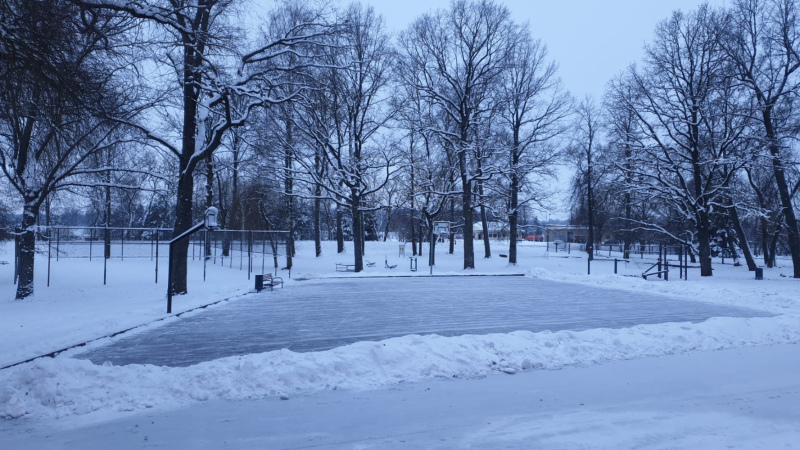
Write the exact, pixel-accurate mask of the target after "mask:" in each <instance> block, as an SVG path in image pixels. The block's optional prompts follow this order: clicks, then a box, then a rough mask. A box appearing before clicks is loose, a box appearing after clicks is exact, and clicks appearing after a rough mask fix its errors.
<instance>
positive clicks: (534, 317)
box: [78, 276, 769, 367]
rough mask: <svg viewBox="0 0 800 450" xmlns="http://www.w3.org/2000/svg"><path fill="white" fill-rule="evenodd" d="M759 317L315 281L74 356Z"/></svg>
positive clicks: (491, 286) (460, 286)
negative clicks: (713, 318) (414, 335)
mask: <svg viewBox="0 0 800 450" xmlns="http://www.w3.org/2000/svg"><path fill="white" fill-rule="evenodd" d="M766 316H769V314H766V313H764V312H761V311H756V310H752V309H746V308H737V307H728V306H721V305H715V304H711V303H704V302H698V301H688V300H680V299H676V298H674V297H668V296H662V295H653V294H647V293H642V292H631V291H623V290H615V289H607V288H602V287H594V286H587V285H578V284H570V283H563V282H554V281H548V280H542V279H535V278H530V277H499V276H490V277H445V278H441V277H436V278H421V277H417V278H413V279H410V278H389V279H387V278H382V279H374V278H373V279H347V280H314V281H305V282H299V283H293V284H292V285H291V286H290V287H288V288H285V289H280V288H278V289H276V290H275V291H274V292H262V293H260V294H253V295H250V296H247V297H245V298H242V299H240V300H237V301H234V302H228V303H225V304H223V305H220V306H218V307H214V308H209V309H208V310H205V311H203V312H201V313H198V314H194V315H191V316H188V317H181V318H179V319H178V320H175V321H171V322H169V323H167V324H165V325H163V326H161V327H158V328H153V329H151V330H148V331H145V332H142V333H139V334H137V335H134V336H130V337H126V338H120V339H117V340H116V341H114V342H112V343H111V344H109V345H107V346H105V347H100V348H97V349H94V350H92V351H89V352H86V353H84V354H82V355H79V356H78V357H79V358H86V359H89V360H91V361H92V362H94V363H96V364H102V363H104V362H106V361H109V362H111V363H112V364H114V365H126V364H154V365H161V366H172V367H181V366H189V365H193V364H196V363H199V362H203V361H211V360H214V359H218V358H222V357H226V356H233V355H244V354H250V353H261V352H266V351H271V350H279V349H283V348H286V349H289V350H292V351H295V352H308V351H318V350H327V349H332V348H335V347H339V346H341V345H345V344H350V343H354V342H358V341H364V340H372V341H377V340H382V339H386V338H390V337H396V336H404V335H409V334H438V335H442V336H458V335H464V334H489V333H507V332H511V331H516V330H526V331H532V332H538V331H544V330H550V331H558V330H587V329H593V328H625V327H631V326H634V325H639V324H656V323H666V322H695V323H697V322H702V321H704V320H706V319H708V318H711V317H766Z"/></svg>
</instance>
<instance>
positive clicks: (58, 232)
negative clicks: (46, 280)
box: [50, 228, 61, 262]
mask: <svg viewBox="0 0 800 450" xmlns="http://www.w3.org/2000/svg"><path fill="white" fill-rule="evenodd" d="M50 234H52V233H50ZM60 251H61V228H56V262H58V254H59V252H60Z"/></svg>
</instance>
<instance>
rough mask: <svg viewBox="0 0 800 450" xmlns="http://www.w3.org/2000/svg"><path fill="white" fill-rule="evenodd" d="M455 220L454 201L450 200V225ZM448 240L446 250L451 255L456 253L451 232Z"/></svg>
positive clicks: (453, 199)
mask: <svg viewBox="0 0 800 450" xmlns="http://www.w3.org/2000/svg"><path fill="white" fill-rule="evenodd" d="M455 218H456V199H455V198H450V223H453V222H454V221H455ZM448 238H449V239H450V242H449V244H450V246H449V247H448V249H447V250H448V253H449V254H451V255H452V254H453V253H454V252H455V251H456V234H455V233H452V232H451V233H450V236H448ZM420 253H421V252H420Z"/></svg>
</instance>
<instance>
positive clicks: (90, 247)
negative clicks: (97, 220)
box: [89, 228, 94, 261]
mask: <svg viewBox="0 0 800 450" xmlns="http://www.w3.org/2000/svg"><path fill="white" fill-rule="evenodd" d="M92 241H94V228H89V261H91V260H92Z"/></svg>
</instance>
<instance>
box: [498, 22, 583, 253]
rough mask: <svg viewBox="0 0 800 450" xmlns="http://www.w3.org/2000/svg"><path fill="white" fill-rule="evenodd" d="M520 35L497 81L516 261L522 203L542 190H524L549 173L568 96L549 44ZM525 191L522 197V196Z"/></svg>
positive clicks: (567, 108) (536, 198) (541, 194)
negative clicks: (506, 136) (507, 138)
mask: <svg viewBox="0 0 800 450" xmlns="http://www.w3.org/2000/svg"><path fill="white" fill-rule="evenodd" d="M522 32H523V35H522V36H521V38H520V41H519V42H518V43H516V45H515V46H514V48H513V50H512V51H511V52H510V53H509V55H508V57H509V60H508V64H507V69H506V70H505V71H504V73H503V77H502V82H501V84H500V90H501V94H500V95H501V101H500V113H499V115H500V117H501V118H502V119H501V120H502V121H503V123H504V126H505V127H506V129H507V130H508V132H509V135H510V142H508V157H507V159H506V162H505V165H504V167H503V170H502V173H503V175H504V177H505V178H507V179H508V184H507V189H506V192H504V194H505V195H504V197H506V198H507V199H508V208H507V211H508V219H509V235H510V236H511V239H509V254H508V262H509V263H510V264H516V263H517V239H516V236H517V233H518V223H519V210H520V207H522V206H523V205H525V204H527V203H529V202H540V201H541V200H543V199H544V198H545V197H546V195H547V194H546V193H544V192H541V187H540V189H539V192H531V190H529V189H527V188H528V187H529V186H530V185H531V184H533V183H534V180H533V179H532V178H533V177H545V178H548V177H552V176H553V173H552V167H553V163H554V161H555V159H556V158H557V156H558V150H559V147H558V143H557V142H556V141H557V138H558V137H559V136H561V135H562V134H563V133H564V131H565V129H566V128H567V121H566V120H565V119H566V118H567V116H568V114H569V113H570V106H571V98H570V96H569V95H568V94H567V92H565V91H564V89H563V88H562V86H561V80H560V79H559V78H558V74H557V66H556V64H555V63H554V62H552V61H549V60H548V57H547V47H546V46H545V45H544V44H542V42H541V41H539V40H533V39H531V37H530V36H529V35H528V34H527V33H528V30H527V29H526V28H523V30H522ZM525 192H527V193H528V195H527V196H524V197H523V198H522V199H521V198H520V194H521V193H522V194H524V193H525Z"/></svg>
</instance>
